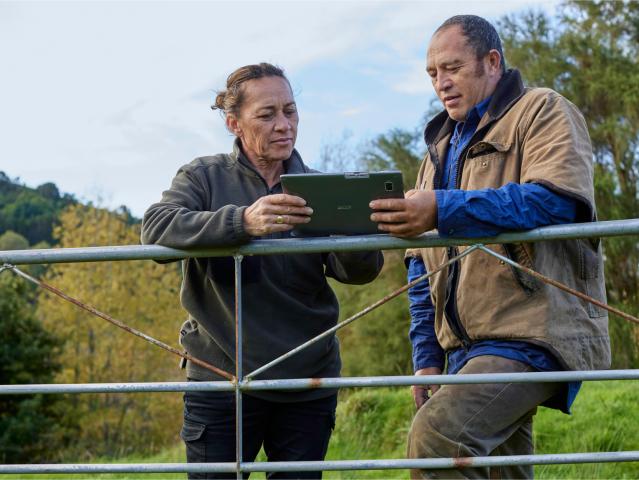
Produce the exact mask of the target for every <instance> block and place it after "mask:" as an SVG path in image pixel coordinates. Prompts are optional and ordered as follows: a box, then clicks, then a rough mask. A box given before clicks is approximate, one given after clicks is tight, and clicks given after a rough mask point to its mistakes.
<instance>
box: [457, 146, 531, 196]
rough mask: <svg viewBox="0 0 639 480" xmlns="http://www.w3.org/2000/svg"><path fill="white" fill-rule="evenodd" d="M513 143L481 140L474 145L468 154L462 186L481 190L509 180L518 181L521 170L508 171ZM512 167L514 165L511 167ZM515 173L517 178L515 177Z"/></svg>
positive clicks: (497, 185)
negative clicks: (507, 160) (505, 143)
mask: <svg viewBox="0 0 639 480" xmlns="http://www.w3.org/2000/svg"><path fill="white" fill-rule="evenodd" d="M510 149H511V145H510V144H507V145H504V144H501V143H497V142H487V141H481V142H478V143H476V144H475V145H473V146H472V147H471V148H470V149H469V150H468V154H467V155H466V159H465V161H464V169H463V172H462V179H461V188H462V189H463V190H479V189H482V188H498V187H499V186H501V185H504V184H505V183H507V182H508V181H517V178H518V177H519V172H507V171H506V170H507V168H509V167H508V165H507V163H508V162H506V159H507V157H508V155H509V151H510ZM510 168H512V167H510ZM513 175H514V176H515V177H516V178H513Z"/></svg>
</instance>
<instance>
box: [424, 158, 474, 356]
mask: <svg viewBox="0 0 639 480" xmlns="http://www.w3.org/2000/svg"><path fill="white" fill-rule="evenodd" d="M429 150H430V158H431V160H432V161H433V163H434V166H435V177H434V179H433V189H436V188H437V187H439V186H440V184H441V172H440V169H439V157H438V155H437V151H436V150H435V149H434V148H433V149H431V147H430V146H429ZM457 163H458V167H459V161H458V162H457ZM458 172H459V169H458ZM446 253H447V255H448V259H449V260H450V259H451V258H453V257H456V256H457V255H459V251H458V249H457V247H448V248H447V249H446ZM449 269H450V270H449V277H448V281H447V282H446V299H445V300H444V318H445V319H446V323H448V327H449V328H450V329H451V331H452V332H453V335H455V337H457V339H458V340H459V341H460V342H461V344H462V347H463V349H464V350H465V351H468V350H469V349H470V347H471V346H472V343H473V342H472V340H471V339H470V336H469V335H468V332H467V331H466V329H465V328H464V326H463V325H462V323H461V320H460V319H459V311H458V310H457V283H458V279H459V275H458V273H459V272H458V270H459V263H458V262H455V263H453V264H452V265H451V266H450V267H449ZM449 299H450V300H451V301H452V311H451V312H450V313H451V314H450V315H449V314H448V308H446V307H447V305H448V302H449Z"/></svg>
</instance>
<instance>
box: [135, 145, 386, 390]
mask: <svg viewBox="0 0 639 480" xmlns="http://www.w3.org/2000/svg"><path fill="white" fill-rule="evenodd" d="M284 168H285V171H286V172H287V173H303V172H310V171H311V170H310V169H309V168H308V167H307V166H306V165H304V163H303V162H302V159H301V158H300V156H299V154H298V153H297V151H295V150H294V151H293V154H292V155H291V157H290V158H289V159H288V160H286V161H285V162H284ZM281 191H282V190H281V186H280V185H279V184H278V185H276V186H275V187H273V188H272V189H269V188H268V185H267V184H266V182H265V181H264V179H263V178H262V177H261V176H260V175H259V173H258V172H257V170H255V168H253V167H252V165H251V163H250V162H249V161H248V160H247V159H246V158H245V157H244V155H243V154H242V153H241V151H240V149H239V146H238V143H237V141H236V143H235V146H234V149H233V152H232V153H231V154H229V155H227V154H220V155H215V156H212V157H200V158H197V159H195V160H194V161H193V162H191V163H190V164H188V165H185V166H183V167H182V168H180V170H179V171H178V173H177V175H176V176H175V178H174V179H173V183H172V184H171V187H170V188H169V189H168V190H166V191H165V192H164V193H163V194H162V200H161V201H160V202H158V203H155V204H153V205H151V206H150V207H149V209H148V210H147V211H146V213H145V215H144V220H143V223H142V243H145V244H157V245H164V246H166V247H174V248H181V249H194V248H202V247H215V246H232V245H240V244H242V243H246V242H248V241H249V240H250V239H251V237H250V236H249V235H248V234H247V233H246V232H245V230H244V227H243V224H242V214H243V211H244V209H245V208H246V207H247V206H249V205H251V204H252V203H253V202H255V201H256V200H257V199H258V198H259V197H262V196H264V195H269V194H274V193H281ZM287 236H288V233H286V234H273V235H269V236H268V237H263V238H282V237H287ZM382 265H383V256H382V254H381V253H380V252H361V253H323V254H322V253H316V254H315V253H313V254H310V253H308V254H290V255H263V256H254V257H245V258H244V260H243V262H242V289H243V295H242V298H243V303H242V314H243V317H242V318H243V342H242V349H243V354H244V355H243V370H244V372H250V371H252V370H255V369H256V368H258V367H260V366H262V365H264V364H265V363H267V362H269V361H271V360H273V359H274V358H276V357H278V356H279V355H282V354H283V353H285V352H287V351H289V350H291V349H293V348H295V347H296V346H298V345H300V344H302V343H304V342H305V341H307V340H309V339H310V338H312V337H314V336H315V335H318V334H319V333H321V332H323V331H325V330H327V329H329V328H330V327H332V326H333V325H335V324H336V322H337V318H338V309H339V307H338V304H337V299H336V297H335V294H334V293H333V291H332V290H331V288H330V286H329V285H328V283H327V281H326V277H333V278H335V279H337V280H339V281H340V282H344V283H351V284H362V283H367V282H370V281H372V280H373V279H374V278H375V277H376V276H377V274H378V273H379V271H380V270H381V268H382ZM183 273H184V278H183V282H182V291H181V301H182V305H183V306H184V308H185V309H186V311H187V312H188V313H189V318H188V320H187V321H186V322H185V323H184V325H183V326H182V330H181V332H180V342H181V344H182V345H183V347H184V348H185V349H186V351H187V352H188V353H190V354H191V355H193V356H194V357H196V358H199V359H201V360H204V361H206V362H209V363H211V364H213V365H215V366H217V367H219V368H221V369H223V370H226V371H228V372H231V373H234V372H235V317H234V315H235V291H234V273H233V259H232V258H230V257H217V258H187V259H186V260H184V261H183ZM340 367H341V360H340V356H339V345H338V341H337V338H335V336H334V335H331V336H329V337H327V338H324V339H323V340H321V341H319V342H317V343H315V344H314V345H312V346H311V347H309V348H307V349H305V350H303V351H302V352H300V353H298V354H296V355H294V356H292V357H291V358H289V359H287V360H285V361H284V362H283V363H281V364H279V365H276V366H274V367H273V368H271V369H269V370H267V371H266V372H264V374H263V375H261V376H259V378H263V379H267V378H268V379H272V378H308V377H336V376H339V373H340ZM187 375H188V377H189V378H192V379H195V380H219V379H220V377H216V376H215V374H213V373H212V372H210V371H209V370H206V369H203V368H202V367H199V366H198V365H195V364H193V363H191V362H187ZM332 393H334V391H332V390H327V389H315V390H305V391H296V392H278V391H273V392H259V393H258V392H255V393H254V395H255V396H259V397H262V398H266V399H269V400H275V401H284V402H285V401H301V400H311V399H315V398H321V397H323V396H327V395H330V394H332Z"/></svg>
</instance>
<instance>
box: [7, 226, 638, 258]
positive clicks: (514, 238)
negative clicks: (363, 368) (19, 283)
mask: <svg viewBox="0 0 639 480" xmlns="http://www.w3.org/2000/svg"><path fill="white" fill-rule="evenodd" d="M622 235H639V218H632V219H627V220H611V221H606V222H591V223H574V224H568V225H552V226H548V227H541V228H535V229H534V230H528V231H525V232H512V233H502V234H500V235H497V236H495V237H490V238H444V237H440V236H438V235H437V234H435V233H425V234H423V235H420V236H418V237H415V238H412V239H409V240H408V239H402V238H395V237H391V236H390V235H362V236H346V237H330V238H326V237H322V238H303V239H298V238H290V239H274V240H254V241H252V242H249V243H247V244H245V245H241V246H239V247H222V248H219V247H218V248H208V249H197V250H179V249H176V248H168V247H161V246H159V245H125V246H109V247H82V248H50V249H33V250H7V251H0V263H11V264H13V265H24V264H39V263H72V262H95V261H122V260H144V259H148V260H151V259H154V260H179V259H182V258H188V257H191V258H195V257H229V256H234V255H243V256H247V255H277V254H287V253H317V252H329V251H330V252H355V251H362V250H392V249H405V248H430V247H443V246H453V245H474V244H476V243H483V244H493V243H514V242H537V241H540V240H567V239H574V238H593V237H595V238H598V237H616V236H622Z"/></svg>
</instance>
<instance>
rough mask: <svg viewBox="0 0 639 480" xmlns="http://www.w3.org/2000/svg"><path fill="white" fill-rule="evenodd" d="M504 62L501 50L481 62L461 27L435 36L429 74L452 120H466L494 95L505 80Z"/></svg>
mask: <svg viewBox="0 0 639 480" xmlns="http://www.w3.org/2000/svg"><path fill="white" fill-rule="evenodd" d="M500 61H501V57H500V55H499V53H498V52H497V50H491V51H490V52H489V53H488V55H486V57H484V58H482V59H479V60H478V59H477V56H476V55H475V52H474V50H473V49H472V48H471V47H470V46H469V45H468V44H467V42H466V37H465V36H464V34H463V33H462V30H461V27H459V26H458V25H453V26H451V27H448V28H445V29H444V30H441V31H439V32H437V33H436V34H435V35H434V36H433V38H432V40H431V42H430V45H429V47H428V55H427V60H426V71H427V72H428V75H429V76H430V78H431V81H432V82H433V88H434V89H435V93H436V94H437V96H438V97H439V99H440V100H441V102H442V103H443V105H444V108H445V109H446V111H447V112H448V115H449V116H450V118H452V119H453V120H455V121H458V122H462V121H464V120H466V116H467V115H468V112H469V111H470V110H471V109H472V108H473V107H474V106H475V105H477V104H478V103H479V102H481V101H482V100H484V99H485V98H487V97H489V96H490V95H492V93H493V92H494V91H495V87H496V86H497V82H498V81H499V79H500V78H501V67H500V64H499V62H500Z"/></svg>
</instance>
